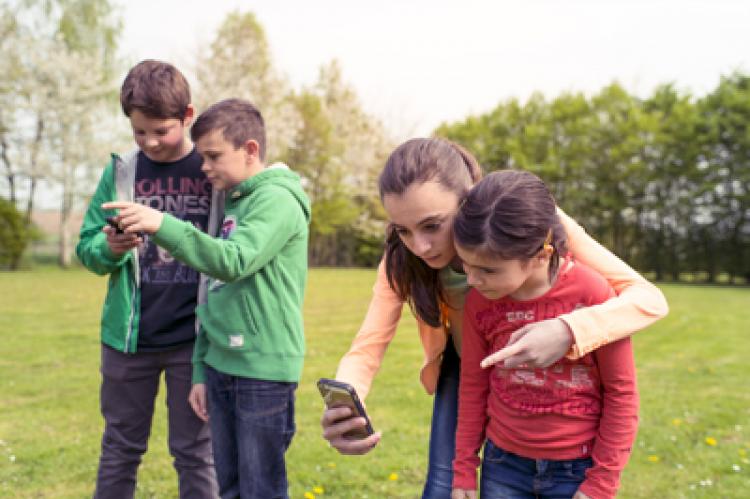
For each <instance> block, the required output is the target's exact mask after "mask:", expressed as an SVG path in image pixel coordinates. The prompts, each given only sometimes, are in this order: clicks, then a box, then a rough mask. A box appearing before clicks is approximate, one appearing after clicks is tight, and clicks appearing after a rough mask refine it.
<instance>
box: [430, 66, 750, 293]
mask: <svg viewBox="0 0 750 499" xmlns="http://www.w3.org/2000/svg"><path fill="white" fill-rule="evenodd" d="M749 124H750V76H747V75H744V74H741V73H735V74H732V75H729V76H725V77H722V78H721V79H720V82H719V83H718V85H717V87H716V88H715V89H714V90H713V91H711V92H710V93H709V94H707V95H705V96H703V97H699V98H696V97H694V96H692V95H691V94H690V93H687V92H680V91H678V90H677V89H676V88H675V86H674V85H670V84H668V85H662V86H660V87H658V88H656V89H655V90H654V92H653V94H652V95H651V96H649V97H648V98H645V99H643V98H638V97H635V96H633V95H630V94H629V93H628V92H626V91H625V90H624V89H623V88H622V87H621V86H620V85H619V84H617V83H614V84H611V85H609V86H607V87H606V88H603V89H602V90H601V91H600V92H598V93H597V94H595V95H593V96H590V97H587V96H586V95H584V94H582V93H566V94H562V95H559V96H557V97H555V98H553V99H550V100H547V99H545V98H544V97H543V96H542V95H539V94H537V95H534V96H532V97H531V98H529V99H528V101H526V102H525V103H521V102H519V101H518V100H516V99H511V100H508V101H505V102H502V103H500V104H499V105H498V106H497V107H496V108H495V109H493V110H492V111H490V112H488V113H486V114H482V115H479V116H473V117H469V118H467V119H466V120H464V121H462V122H459V123H453V124H445V125H443V126H441V127H439V128H438V129H437V130H436V134H437V135H441V136H445V137H448V138H451V139H453V140H455V141H457V142H459V143H461V144H462V145H464V146H465V147H467V148H468V149H469V150H471V151H472V152H474V153H475V154H476V155H477V157H478V159H479V161H480V163H481V164H482V165H483V166H484V168H485V170H486V171H492V170H497V169H502V168H521V169H526V170H530V171H533V172H534V173H536V174H538V175H539V176H540V177H542V178H543V179H544V180H545V181H546V182H547V183H548V184H549V185H550V187H551V189H552V191H553V193H554V195H555V198H556V200H557V202H558V204H559V205H560V206H561V207H562V208H563V209H564V210H565V211H566V212H568V213H569V214H571V215H572V216H574V217H575V218H576V219H577V220H578V221H579V222H580V223H581V224H582V225H583V226H584V227H586V229H587V230H588V231H589V232H590V233H592V234H593V236H594V237H596V238H597V239H598V240H599V241H600V242H602V243H603V244H604V245H606V246H607V247H609V248H611V249H612V250H613V251H614V252H615V253H617V254H618V255H620V256H621V257H622V258H624V259H625V260H626V261H628V262H630V263H632V264H633V265H634V266H635V267H637V268H639V269H640V270H642V271H646V272H652V273H653V275H654V277H655V279H657V280H665V279H666V280H674V281H678V280H683V279H691V280H696V279H697V280H701V281H706V282H716V281H717V280H719V279H723V280H725V281H730V282H737V283H747V282H750V127H749V126H748V125H749Z"/></svg>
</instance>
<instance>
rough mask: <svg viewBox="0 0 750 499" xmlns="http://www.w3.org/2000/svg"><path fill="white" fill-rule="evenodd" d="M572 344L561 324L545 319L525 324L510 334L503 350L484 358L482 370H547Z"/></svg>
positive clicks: (567, 331) (566, 326)
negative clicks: (492, 367)
mask: <svg viewBox="0 0 750 499" xmlns="http://www.w3.org/2000/svg"><path fill="white" fill-rule="evenodd" d="M572 344H573V334H572V333H571V332H570V328H569V327H568V325H567V324H566V323H565V321H563V320H560V319H547V320H544V321H539V322H535V323H533V324H527V325H525V326H524V327H522V328H521V329H519V330H518V331H516V332H514V333H513V334H512V335H511V336H510V339H509V340H508V343H507V345H505V348H502V349H500V350H498V351H497V352H495V353H493V354H492V355H488V356H487V357H485V358H484V360H482V362H481V366H482V367H490V366H492V365H495V364H499V366H500V367H503V368H506V369H515V368H517V367H521V368H526V367H528V368H537V367H542V368H543V367H549V366H551V365H552V364H554V363H555V362H557V361H558V360H560V359H561V358H562V357H563V356H564V355H565V354H566V353H568V350H570V346H571V345H572Z"/></svg>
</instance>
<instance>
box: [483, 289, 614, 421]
mask: <svg viewBox="0 0 750 499" xmlns="http://www.w3.org/2000/svg"><path fill="white" fill-rule="evenodd" d="M581 306H583V305H582V304H581V303H567V302H566V301H565V300H561V299H550V300H548V301H537V302H533V303H522V302H515V301H513V300H500V301H498V302H496V303H494V304H493V306H491V307H489V308H488V309H486V310H484V311H482V312H481V313H479V314H477V323H478V326H479V327H480V330H484V334H485V337H486V338H488V340H489V341H490V342H491V350H492V351H497V350H499V349H501V348H503V347H504V346H505V345H507V343H508V341H509V340H510V337H511V335H512V334H513V332H515V331H516V330H517V329H519V328H520V327H522V326H523V325H525V324H528V323H532V322H537V321H539V320H543V319H546V318H549V317H556V316H559V315H561V314H562V313H564V312H568V311H571V310H575V309H577V308H580V307H581ZM484 328H486V329H484ZM595 370H596V365H595V364H594V362H593V359H592V358H591V356H590V355H586V356H584V357H583V358H582V359H579V360H576V361H571V360H569V359H567V358H564V357H563V358H562V359H561V360H559V361H558V362H556V363H555V364H553V365H551V366H550V367H548V368H545V369H541V368H538V369H532V368H515V369H506V368H503V367H502V366H495V367H494V368H493V370H492V376H491V377H490V385H491V390H492V392H493V393H494V394H496V395H497V396H498V398H499V399H500V400H501V401H502V402H503V403H504V404H505V405H506V406H508V407H510V408H513V409H515V410H518V411H521V412H525V413H530V414H546V413H556V414H565V413H567V414H598V412H599V410H600V400H599V398H598V397H596V396H592V395H593V394H594V393H596V392H597V391H598V381H597V379H598V378H597V376H596V373H595V372H594V371H595Z"/></svg>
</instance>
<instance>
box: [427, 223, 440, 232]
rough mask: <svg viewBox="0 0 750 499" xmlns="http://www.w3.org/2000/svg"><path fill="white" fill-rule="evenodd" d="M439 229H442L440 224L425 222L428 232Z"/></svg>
mask: <svg viewBox="0 0 750 499" xmlns="http://www.w3.org/2000/svg"><path fill="white" fill-rule="evenodd" d="M438 229H440V224H425V225H424V230H425V231H426V232H435V231H437V230H438Z"/></svg>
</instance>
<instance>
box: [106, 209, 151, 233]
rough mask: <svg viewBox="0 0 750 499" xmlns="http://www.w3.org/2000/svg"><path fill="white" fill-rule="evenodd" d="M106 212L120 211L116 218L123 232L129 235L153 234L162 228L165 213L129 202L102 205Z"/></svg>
mask: <svg viewBox="0 0 750 499" xmlns="http://www.w3.org/2000/svg"><path fill="white" fill-rule="evenodd" d="M102 209H104V210H120V212H119V213H118V214H117V216H116V217H115V220H117V223H118V224H119V225H120V227H121V228H122V230H124V231H125V233H126V234H128V233H135V232H145V233H146V234H153V233H155V232H156V231H158V230H159V227H161V222H162V220H163V219H164V213H162V212H160V211H158V210H155V209H153V208H149V207H148V206H144V205H142V204H140V203H130V202H128V201H113V202H111V203H104V204H103V205H102Z"/></svg>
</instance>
